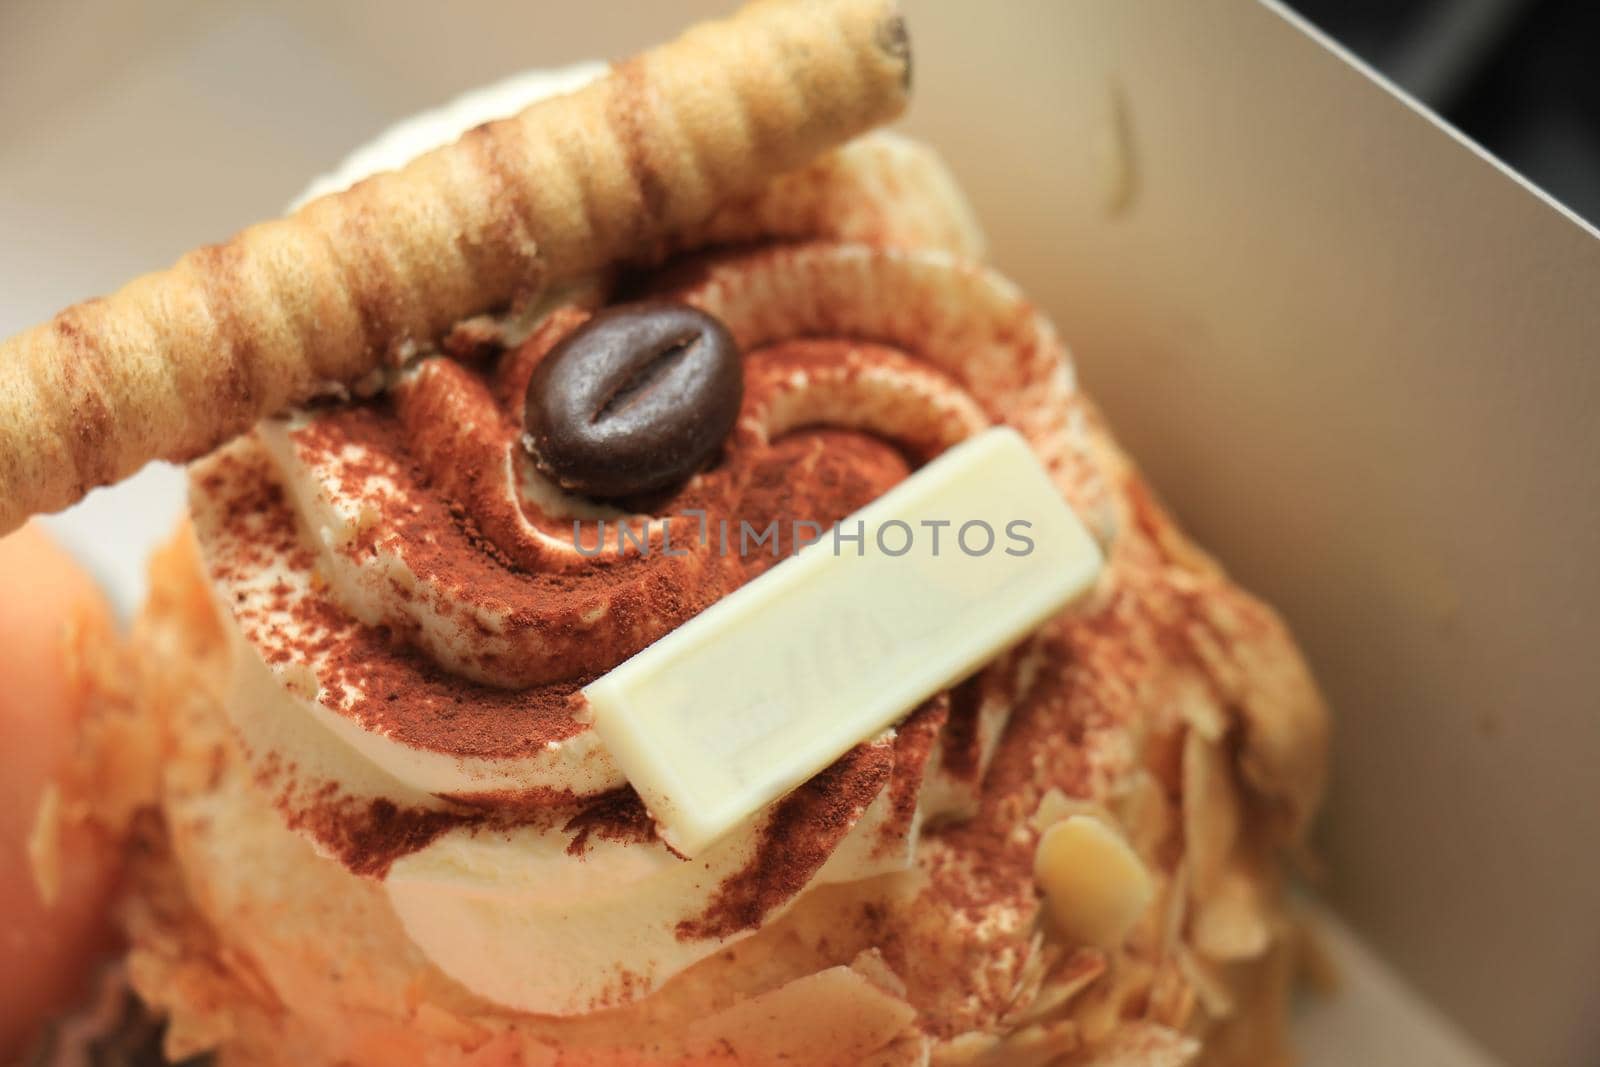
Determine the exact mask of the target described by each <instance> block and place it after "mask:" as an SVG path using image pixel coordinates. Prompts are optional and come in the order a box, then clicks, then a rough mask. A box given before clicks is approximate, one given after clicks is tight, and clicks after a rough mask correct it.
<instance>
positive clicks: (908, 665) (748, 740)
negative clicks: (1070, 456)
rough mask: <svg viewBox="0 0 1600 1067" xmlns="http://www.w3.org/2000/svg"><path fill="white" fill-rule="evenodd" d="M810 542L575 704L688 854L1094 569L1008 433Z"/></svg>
mask: <svg viewBox="0 0 1600 1067" xmlns="http://www.w3.org/2000/svg"><path fill="white" fill-rule="evenodd" d="M941 532H943V533H945V534H946V536H945V537H944V538H942V539H941V538H940V536H939V535H940V533H941ZM810 540H811V541H812V543H811V544H810V545H809V546H808V547H806V548H805V549H804V550H803V551H802V552H801V553H800V554H799V555H798V556H797V557H795V558H794V559H793V560H790V561H789V562H787V563H785V564H784V565H782V566H780V567H777V568H774V569H773V570H771V571H769V572H767V573H766V574H765V575H763V576H762V577H760V578H757V579H756V580H755V581H753V582H750V583H749V584H748V585H745V586H743V587H741V588H740V589H738V590H736V591H734V592H733V593H731V594H730V595H728V596H727V597H725V598H724V599H723V600H721V601H719V602H718V603H716V604H713V605H712V606H711V607H710V608H708V609H707V610H706V611H704V612H703V613H701V614H700V615H698V616H696V617H695V618H693V619H691V620H689V621H688V622H687V623H685V624H684V625H683V626H681V627H679V628H678V629H677V630H674V631H673V632H672V633H669V634H668V635H667V636H665V637H663V638H662V639H661V640H659V641H657V642H656V643H655V644H654V645H651V646H650V647H649V648H647V649H645V650H644V651H643V652H641V653H639V654H638V655H637V656H634V657H633V658H632V659H630V660H628V661H627V662H626V663H624V664H622V665H621V666H620V667H617V668H616V669H615V670H612V671H611V672H609V673H608V674H606V675H605V676H604V677H602V678H600V679H599V680H598V681H595V682H593V683H591V684H590V685H588V686H587V687H585V689H584V691H583V692H584V696H585V697H586V698H587V700H588V702H589V705H590V708H591V710H592V712H593V716H594V724H595V729H596V730H597V731H598V732H599V734H600V738H601V740H602V741H603V742H604V743H605V745H606V748H607V750H608V751H609V752H610V753H611V755H612V757H613V758H614V759H615V760H616V761H617V764H618V766H620V767H621V768H622V770H623V773H625V774H626V775H627V776H628V780H629V781H630V782H631V783H632V784H633V786H634V788H635V789H637V790H638V791H639V794H640V795H641V796H642V797H643V798H644V801H645V805H646V806H647V807H648V808H649V809H650V812H651V814H652V815H653V816H654V817H655V819H656V822H657V826H658V829H659V830H660V831H661V833H662V836H663V837H664V838H665V839H666V840H667V841H668V843H670V844H671V845H672V846H673V848H675V849H677V850H678V851H680V852H682V853H684V854H686V855H690V856H693V855H696V854H698V853H699V852H700V851H701V850H702V849H704V848H706V847H707V846H708V845H710V844H711V843H713V842H715V841H716V840H718V839H719V838H720V837H721V836H722V835H723V834H725V833H727V832H728V831H730V830H732V829H733V828H734V827H735V826H737V825H739V824H740V823H742V822H743V821H744V820H745V819H748V818H749V817H750V816H751V815H753V814H755V813H756V812H757V811H759V810H761V809H762V808H763V807H765V806H766V805H768V804H770V803H772V802H773V801H774V800H776V799H777V798H778V797H780V796H782V795H783V794H784V793H785V792H787V791H788V790H790V789H793V788H794V787H795V786H796V785H798V784H800V783H801V782H803V781H805V780H806V779H808V778H810V777H811V776H812V775H814V774H816V773H817V772H818V771H819V770H821V769H822V768H823V767H825V766H827V765H828V764H829V763H830V762H831V761H833V760H835V759H837V758H838V757H839V756H840V755H841V754H842V753H843V752H845V751H846V750H848V749H849V748H850V747H851V746H853V745H855V744H857V743H859V742H861V741H864V740H866V739H868V738H870V737H872V736H874V735H875V734H877V733H878V732H879V731H881V730H883V729H884V728H885V727H887V726H889V725H890V724H891V723H893V722H894V721H895V720H897V719H899V718H901V717H902V716H904V715H905V714H906V713H907V712H908V711H910V710H911V709H912V708H914V707H916V705H917V704H919V703H921V702H922V701H923V700H925V699H927V698H928V697H929V696H931V695H933V694H934V693H936V692H938V691H939V690H941V689H943V688H945V687H946V686H949V685H950V684H952V683H954V682H955V681H957V680H959V679H961V678H963V677H965V676H966V675H968V674H970V673H971V672H972V671H973V670H975V669H976V668H977V667H979V666H980V665H982V664H984V663H986V662H988V661H989V660H991V659H993V658H994V656H995V655H996V654H997V653H999V652H1001V651H1002V650H1003V649H1005V648H1006V647H1008V646H1009V645H1011V644H1013V643H1014V642H1016V641H1017V640H1018V639H1019V638H1021V637H1022V636H1023V635H1024V634H1026V633H1027V632H1029V631H1030V630H1032V629H1033V628H1034V627H1036V626H1038V625H1039V624H1040V623H1041V622H1042V621H1044V620H1045V619H1046V618H1048V617H1050V616H1051V615H1054V614H1055V613H1056V612H1058V611H1059V610H1060V609H1061V608H1062V606H1063V605H1064V604H1066V603H1068V602H1070V601H1071V600H1073V599H1074V598H1076V597H1077V596H1079V595H1080V594H1082V593H1083V592H1084V591H1086V590H1087V589H1089V588H1090V587H1091V586H1092V585H1093V584H1094V581H1095V579H1096V577H1097V576H1098V575H1099V573H1100V568H1101V565H1102V562H1103V560H1102V557H1101V554H1100V549H1099V547H1098V546H1097V545H1096V544H1095V541H1094V538H1093V537H1091V536H1090V534H1089V531H1088V530H1087V529H1085V527H1084V525H1083V523H1082V522H1081V521H1080V520H1079V519H1078V517H1077V515H1075V514H1074V513H1073V511H1072V508H1071V507H1070V506H1069V505H1068V504H1067V502H1066V501H1065V500H1064V499H1062V496H1061V493H1060V492H1059V491H1058V490H1057V489H1056V487H1055V485H1054V484H1053V483H1052V482H1051V480H1050V475H1049V473H1048V472H1047V471H1046V470H1045V469H1044V467H1043V465H1042V464H1040V462H1039V460H1038V458H1037V457H1036V456H1035V455H1034V454H1033V453H1032V452H1031V451H1030V450H1029V448H1028V445H1027V443H1026V442H1025V441H1024V440H1023V439H1022V437H1021V435H1019V434H1018V433H1017V432H1016V431H1015V430H1012V429H1009V428H997V429H991V430H988V431H986V432H984V433H981V434H979V435H978V436H977V437H975V438H973V439H972V440H970V441H967V442H965V443H963V444H961V445H958V446H956V447H955V448H953V449H951V450H950V451H949V452H947V453H945V454H944V455H942V456H940V457H939V458H938V459H936V460H934V461H933V462H932V463H930V464H928V465H927V466H926V467H924V468H923V469H922V470H920V471H918V472H917V473H916V474H914V475H913V476H912V477H911V478H909V479H907V480H906V481H905V482H902V483H901V484H900V485H899V486H897V487H895V488H894V489H891V490H890V491H889V492H888V493H886V494H884V495H883V496H882V497H880V498H879V499H878V500H876V501H874V502H873V503H871V504H869V505H867V506H866V507H865V508H863V509H861V510H860V511H858V512H856V513H855V514H854V515H852V516H850V517H848V518H846V519H844V520H842V521H841V522H839V523H838V524H836V525H835V526H834V527H833V528H832V530H831V531H829V532H828V533H826V534H823V533H820V532H819V533H818V534H817V535H816V536H814V537H812V538H811V539H810Z"/></svg>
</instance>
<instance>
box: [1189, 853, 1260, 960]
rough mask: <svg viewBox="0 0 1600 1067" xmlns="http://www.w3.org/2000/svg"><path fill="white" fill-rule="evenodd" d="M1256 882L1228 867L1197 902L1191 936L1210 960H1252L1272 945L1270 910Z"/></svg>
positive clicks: (1252, 877)
mask: <svg viewBox="0 0 1600 1067" xmlns="http://www.w3.org/2000/svg"><path fill="white" fill-rule="evenodd" d="M1263 896H1264V894H1263V890H1262V887H1261V885H1260V883H1259V881H1258V880H1257V879H1256V878H1255V877H1254V876H1253V875H1252V874H1250V873H1249V872H1248V871H1246V870H1244V869H1242V868H1237V867H1236V868H1233V869H1230V870H1229V871H1228V872H1227V873H1226V874H1225V875H1224V876H1223V877H1222V879H1221V881H1220V882H1219V884H1218V885H1217V887H1216V888H1215V890H1214V891H1213V892H1212V893H1211V894H1210V895H1208V896H1206V897H1203V898H1201V899H1200V900H1198V901H1197V902H1196V905H1195V914H1194V923H1193V925H1192V928H1191V930H1190V936H1191V938H1192V939H1193V941H1194V947H1195V950H1196V951H1197V952H1199V953H1200V954H1201V955H1204V956H1206V957H1208V958H1210V959H1213V960H1219V961H1233V960H1245V959H1253V958H1254V957H1256V956H1259V955H1261V954H1262V953H1263V952H1265V951H1266V950H1267V948H1268V947H1269V946H1270V945H1271V944H1272V927H1271V925H1270V919H1269V909H1268V907H1267V903H1266V901H1265V900H1264V899H1263Z"/></svg>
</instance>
